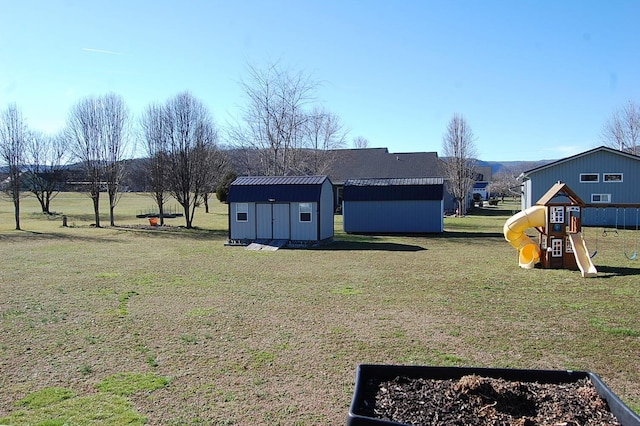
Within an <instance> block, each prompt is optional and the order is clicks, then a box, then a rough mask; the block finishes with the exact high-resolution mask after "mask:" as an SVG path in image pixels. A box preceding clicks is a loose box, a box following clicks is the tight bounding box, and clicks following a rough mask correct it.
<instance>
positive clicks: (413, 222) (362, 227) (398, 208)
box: [343, 200, 443, 233]
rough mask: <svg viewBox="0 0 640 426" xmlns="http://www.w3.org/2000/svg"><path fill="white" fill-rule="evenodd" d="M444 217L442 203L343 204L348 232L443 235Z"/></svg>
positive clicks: (398, 201)
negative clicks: (440, 233)
mask: <svg viewBox="0 0 640 426" xmlns="http://www.w3.org/2000/svg"><path fill="white" fill-rule="evenodd" d="M442 216H443V202H442V200H418V201H411V200H394V201H344V202H343V218H344V219H343V220H344V222H343V224H344V230H345V232H353V233H359V232H362V233H431V232H442V231H443V225H442V224H443V221H442Z"/></svg>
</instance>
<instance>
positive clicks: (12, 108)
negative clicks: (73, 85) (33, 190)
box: [0, 104, 29, 231]
mask: <svg viewBox="0 0 640 426" xmlns="http://www.w3.org/2000/svg"><path fill="white" fill-rule="evenodd" d="M28 132H29V130H28V129H27V124H26V121H25V119H24V117H23V115H22V111H20V109H18V107H17V106H16V105H15V104H11V105H9V106H8V107H7V108H6V109H5V110H4V111H2V114H1V115H0V160H2V162H3V163H5V164H6V165H7V167H8V170H9V176H8V178H7V180H6V185H3V187H4V188H3V189H4V191H5V192H6V193H7V194H8V195H9V197H10V198H11V201H13V207H14V213H15V223H16V230H18V231H19V230H20V229H21V228H20V184H21V182H20V175H21V174H22V170H21V167H22V165H23V163H24V155H25V149H26V140H27V136H28Z"/></svg>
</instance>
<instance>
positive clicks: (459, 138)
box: [442, 114, 477, 215]
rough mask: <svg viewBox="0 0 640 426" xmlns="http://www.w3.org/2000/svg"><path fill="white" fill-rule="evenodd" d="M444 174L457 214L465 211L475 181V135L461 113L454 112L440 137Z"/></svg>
mask: <svg viewBox="0 0 640 426" xmlns="http://www.w3.org/2000/svg"><path fill="white" fill-rule="evenodd" d="M442 154H443V159H442V160H443V162H444V176H445V181H446V185H447V188H448V190H449V192H450V193H451V195H453V197H454V198H455V199H456V203H457V204H458V210H457V213H458V215H462V214H464V213H465V212H466V207H467V206H466V201H467V197H468V195H469V193H470V192H471V189H472V188H473V184H474V181H475V176H476V172H475V162H476V155H477V153H476V147H475V136H474V134H473V131H472V130H471V127H470V126H469V123H467V120H466V119H465V118H464V116H462V115H461V114H454V115H453V117H452V118H451V120H450V121H449V124H448V125H447V131H446V132H445V134H444V136H443V139H442Z"/></svg>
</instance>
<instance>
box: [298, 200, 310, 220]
mask: <svg viewBox="0 0 640 426" xmlns="http://www.w3.org/2000/svg"><path fill="white" fill-rule="evenodd" d="M300 222H311V203H300Z"/></svg>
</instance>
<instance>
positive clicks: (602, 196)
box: [591, 194, 611, 203]
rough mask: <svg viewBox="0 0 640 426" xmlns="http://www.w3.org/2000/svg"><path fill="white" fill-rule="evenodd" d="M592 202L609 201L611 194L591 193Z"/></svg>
mask: <svg viewBox="0 0 640 426" xmlns="http://www.w3.org/2000/svg"><path fill="white" fill-rule="evenodd" d="M591 202H592V203H610V202H611V194H591Z"/></svg>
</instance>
